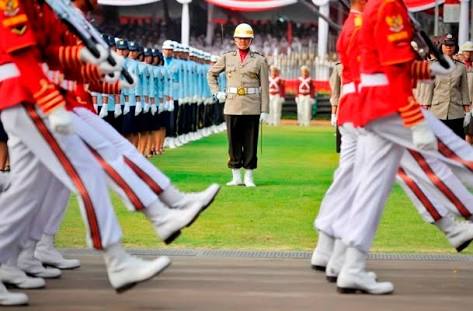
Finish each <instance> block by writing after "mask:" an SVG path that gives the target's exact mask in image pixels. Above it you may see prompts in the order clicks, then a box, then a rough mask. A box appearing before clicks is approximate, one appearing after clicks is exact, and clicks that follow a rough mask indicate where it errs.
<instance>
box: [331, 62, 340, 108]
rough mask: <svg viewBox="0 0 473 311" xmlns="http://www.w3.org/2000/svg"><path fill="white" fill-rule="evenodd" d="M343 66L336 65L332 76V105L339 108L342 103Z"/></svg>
mask: <svg viewBox="0 0 473 311" xmlns="http://www.w3.org/2000/svg"><path fill="white" fill-rule="evenodd" d="M341 75H342V64H341V63H336V64H335V67H334V68H333V70H332V74H331V75H330V80H329V81H328V82H329V84H330V89H331V92H330V105H332V106H335V107H337V106H338V102H339V101H340V91H341V86H342V79H341V77H342V76H341Z"/></svg>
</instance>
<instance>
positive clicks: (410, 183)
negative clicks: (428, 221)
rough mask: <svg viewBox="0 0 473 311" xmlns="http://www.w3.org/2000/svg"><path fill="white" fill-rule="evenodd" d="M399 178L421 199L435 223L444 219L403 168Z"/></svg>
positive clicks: (399, 172)
mask: <svg viewBox="0 0 473 311" xmlns="http://www.w3.org/2000/svg"><path fill="white" fill-rule="evenodd" d="M397 174H398V175H399V177H400V178H401V179H402V180H403V181H404V183H405V184H406V185H407V186H408V187H409V189H411V191H412V192H413V193H414V195H415V196H416V197H417V199H419V201H420V202H421V203H422V205H423V206H424V207H425V209H426V210H427V212H428V213H429V214H430V216H432V218H433V219H434V221H438V220H440V219H441V218H442V216H440V214H439V212H438V211H437V209H436V208H435V206H434V205H433V204H432V202H430V200H429V198H427V196H426V195H425V193H424V192H422V190H421V189H420V188H419V186H418V185H417V184H416V183H415V181H414V180H413V179H412V178H411V177H410V176H408V175H407V174H406V171H404V169H403V168H402V167H401V168H399V170H398V173H397Z"/></svg>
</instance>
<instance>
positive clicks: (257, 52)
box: [251, 51, 264, 57]
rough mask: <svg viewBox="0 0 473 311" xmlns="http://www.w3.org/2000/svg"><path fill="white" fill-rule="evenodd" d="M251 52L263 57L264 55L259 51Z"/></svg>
mask: <svg viewBox="0 0 473 311" xmlns="http://www.w3.org/2000/svg"><path fill="white" fill-rule="evenodd" d="M251 53H253V54H256V55H259V56H261V57H264V55H263V54H262V53H261V52H259V51H251Z"/></svg>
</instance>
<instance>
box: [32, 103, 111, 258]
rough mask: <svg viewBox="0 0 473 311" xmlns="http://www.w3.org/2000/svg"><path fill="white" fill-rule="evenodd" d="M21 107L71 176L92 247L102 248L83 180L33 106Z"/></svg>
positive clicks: (97, 225) (90, 201)
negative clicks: (82, 209)
mask: <svg viewBox="0 0 473 311" xmlns="http://www.w3.org/2000/svg"><path fill="white" fill-rule="evenodd" d="M23 107H24V108H25V110H26V112H27V113H28V115H29V116H30V118H31V119H32V120H33V123H34V125H35V126H36V128H37V129H38V131H39V132H40V134H41V135H42V136H43V138H44V139H45V140H46V142H47V143H48V144H49V146H50V147H51V149H52V151H53V153H54V154H55V155H56V157H57V158H58V160H59V163H61V165H62V167H63V168H64V170H65V171H66V173H67V175H68V176H69V177H70V178H71V180H72V182H73V184H74V186H75V187H76V189H77V191H78V192H79V195H80V197H81V198H82V202H83V203H84V208H85V214H86V216H87V222H88V224H89V230H90V236H91V238H92V244H93V247H94V248H95V249H99V250H100V249H103V246H102V239H101V235H100V228H99V224H98V221H97V215H96V214H95V209H94V205H93V203H92V199H91V198H90V195H89V192H88V191H87V188H86V187H85V184H84V182H83V181H82V179H81V178H80V176H79V174H78V173H77V171H76V169H75V167H74V166H73V165H72V163H71V161H70V160H69V158H68V157H67V155H66V154H65V153H64V151H63V150H62V149H61V147H60V146H59V144H58V143H57V141H56V139H55V138H54V136H53V134H52V133H51V132H50V131H49V129H48V128H47V126H46V124H44V122H43V120H42V119H41V117H40V116H39V114H38V113H37V112H36V110H35V108H34V107H33V106H30V105H27V104H25V105H23Z"/></svg>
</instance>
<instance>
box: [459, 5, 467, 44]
mask: <svg viewBox="0 0 473 311" xmlns="http://www.w3.org/2000/svg"><path fill="white" fill-rule="evenodd" d="M469 7H470V0H460V24H459V27H458V44H459V45H460V46H461V45H462V44H463V43H465V41H468V26H469V19H470V13H469V10H468V9H469Z"/></svg>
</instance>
